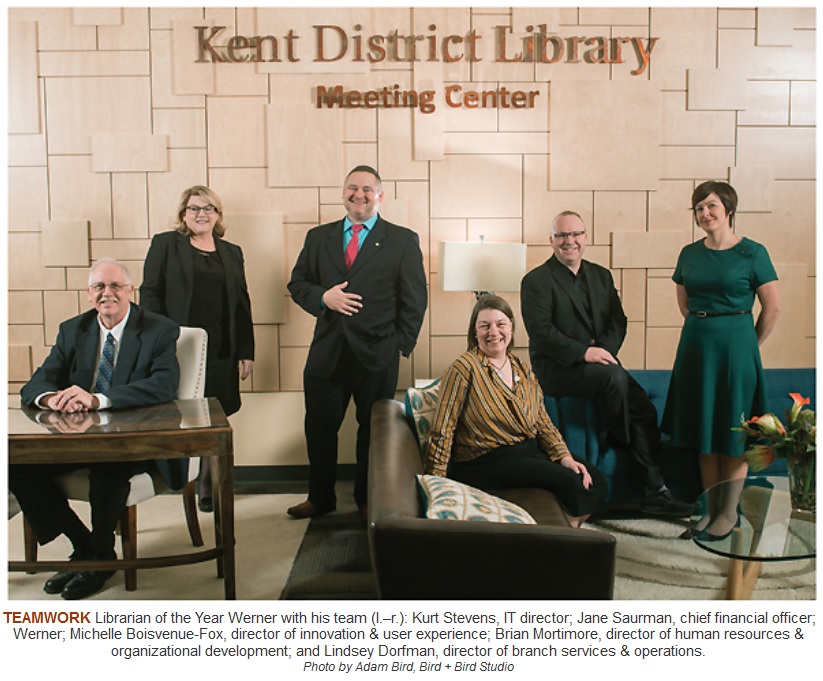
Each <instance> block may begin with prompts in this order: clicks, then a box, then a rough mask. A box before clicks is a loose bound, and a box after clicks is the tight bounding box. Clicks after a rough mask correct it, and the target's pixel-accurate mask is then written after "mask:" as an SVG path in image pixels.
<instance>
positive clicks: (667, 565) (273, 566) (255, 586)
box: [8, 494, 816, 600]
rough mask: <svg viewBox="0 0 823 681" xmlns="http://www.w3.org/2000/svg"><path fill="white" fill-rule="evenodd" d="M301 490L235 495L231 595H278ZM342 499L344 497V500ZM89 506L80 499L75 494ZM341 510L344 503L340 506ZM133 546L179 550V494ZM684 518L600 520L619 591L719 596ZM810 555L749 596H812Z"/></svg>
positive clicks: (170, 592) (141, 586)
mask: <svg viewBox="0 0 823 681" xmlns="http://www.w3.org/2000/svg"><path fill="white" fill-rule="evenodd" d="M304 498H305V497H304V495H302V494H301V495H296V494H278V495H240V496H238V497H237V498H236V505H235V516H236V523H235V532H236V535H237V553H236V558H237V597H238V599H239V600H277V599H279V598H280V595H281V592H282V590H283V587H284V585H285V584H286V580H287V579H288V576H289V572H290V571H291V567H292V564H293V562H294V558H295V556H296V555H297V550H298V548H299V547H300V543H301V542H302V540H303V535H304V534H305V531H306V528H307V527H308V523H309V521H308V520H292V519H290V518H289V517H288V516H287V515H286V509H287V508H288V507H289V506H291V505H292V504H295V503H298V502H300V501H302V500H303V499H304ZM344 506H345V504H344ZM80 508H83V509H86V508H87V505H85V504H81V505H80ZM341 510H342V509H341ZM200 521H201V526H202V530H203V536H204V538H205V539H206V542H207V545H213V536H214V525H213V520H212V516H211V515H210V514H202V513H201V514H200ZM137 527H138V555H141V556H146V555H152V554H154V555H157V554H161V553H180V552H183V551H185V550H187V547H189V546H190V542H189V539H188V533H187V531H186V527H185V520H184V516H183V509H182V505H181V501H180V498H179V497H178V496H173V495H169V496H162V497H156V498H155V499H152V500H150V501H147V502H145V503H143V504H141V505H140V507H139V509H138V522H137ZM684 527H685V524H681V523H676V522H668V521H664V520H655V519H647V518H638V519H627V520H603V521H599V522H598V523H597V524H592V525H591V528H592V529H597V530H600V531H606V532H610V533H611V534H613V535H615V537H616V538H617V577H616V580H615V593H614V597H615V599H616V600H720V599H723V597H724V589H725V583H726V570H727V559H725V558H722V557H720V556H716V555H714V554H712V553H709V552H707V551H704V550H703V549H701V548H700V547H698V546H697V545H696V544H694V543H693V542H691V541H685V540H683V539H678V535H679V534H680V533H681V532H682V531H683V529H684ZM8 532H9V538H8V547H9V556H10V557H11V558H21V557H22V553H23V535H22V518H21V516H20V515H19V514H18V515H17V516H15V517H14V518H13V519H12V520H10V521H9V526H8ZM69 553H70V547H69V545H68V542H67V541H63V540H56V541H54V542H52V543H51V544H49V545H48V546H46V547H40V556H41V557H43V558H53V559H62V558H65V557H66V556H67V555H68V554H69ZM815 570H816V562H815V561H814V560H799V561H787V562H768V563H764V564H763V570H762V573H761V575H760V579H759V580H758V582H757V588H756V589H755V591H754V595H753V597H752V598H753V599H756V600H794V599H814V598H815V597H816V580H815ZM49 574H50V573H40V574H36V575H27V574H24V573H19V572H16V573H9V575H8V598H9V599H10V600H21V599H26V600H55V599H57V600H59V596H49V595H47V594H45V593H44V592H43V582H44V581H45V580H46V578H47V577H48V576H49ZM222 598H223V582H222V580H219V579H218V578H217V577H216V568H215V563H214V561H210V562H208V563H198V564H196V565H186V566H180V567H171V568H163V569H156V570H140V571H138V574H137V591H133V592H127V591H126V590H125V588H124V586H123V575H122V573H117V574H115V575H114V577H112V578H111V579H110V580H109V582H108V583H107V584H106V587H105V588H104V589H103V591H101V592H100V593H99V594H96V595H94V596H92V598H91V600H222Z"/></svg>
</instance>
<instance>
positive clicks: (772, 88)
mask: <svg viewBox="0 0 823 681" xmlns="http://www.w3.org/2000/svg"><path fill="white" fill-rule="evenodd" d="M790 87H791V84H790V83H789V82H788V81H778V82H774V83H772V82H767V81H751V82H749V83H748V85H747V87H746V90H747V93H746V108H745V109H744V110H743V111H741V112H740V113H739V114H738V117H737V120H738V123H739V124H740V125H789V110H790V108H791V99H790V94H789V90H790Z"/></svg>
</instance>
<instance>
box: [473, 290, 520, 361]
mask: <svg viewBox="0 0 823 681" xmlns="http://www.w3.org/2000/svg"><path fill="white" fill-rule="evenodd" d="M483 310H499V311H500V312H502V313H503V314H504V315H506V316H507V317H508V318H509V321H510V322H511V323H512V337H511V340H510V341H509V347H511V346H512V345H514V312H512V307H511V305H509V304H508V303H507V302H506V301H505V300H503V298H501V297H500V296H496V295H494V294H491V295H488V294H487V295H484V296H481V297H480V298H478V299H477V302H476V303H475V305H474V309H473V310H472V316H471V319H469V330H468V333H467V334H466V340H467V341H468V343H467V346H466V349H467V350H473V349H474V348H476V347H477V332H476V330H475V328H474V327H475V326H476V325H477V317H478V315H479V314H480V313H481V312H482V311H483ZM506 349H507V350H508V348H506Z"/></svg>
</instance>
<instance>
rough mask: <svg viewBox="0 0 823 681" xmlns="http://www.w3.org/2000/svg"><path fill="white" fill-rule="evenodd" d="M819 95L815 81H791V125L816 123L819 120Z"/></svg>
mask: <svg viewBox="0 0 823 681" xmlns="http://www.w3.org/2000/svg"><path fill="white" fill-rule="evenodd" d="M816 104H817V96H816V87H815V83H814V82H811V81H801V82H792V83H791V108H790V111H791V120H790V124H791V125H814V124H815V122H816V120H817V108H816Z"/></svg>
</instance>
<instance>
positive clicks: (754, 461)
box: [733, 393, 817, 510]
mask: <svg viewBox="0 0 823 681" xmlns="http://www.w3.org/2000/svg"><path fill="white" fill-rule="evenodd" d="M789 397H791V398H792V400H793V401H794V404H792V407H791V409H787V410H786V424H785V425H784V424H783V423H782V422H781V421H780V419H779V418H777V416H775V415H774V414H763V416H754V417H752V418H750V419H749V420H748V421H747V420H745V419H744V418H743V417H741V418H740V425H739V426H736V427H735V428H733V430H738V431H740V432H741V433H743V437H744V440H746V441H748V442H750V443H751V444H750V445H749V448H748V449H747V450H746V452H745V456H746V459H747V460H748V462H749V466H750V467H751V469H752V471H754V472H757V471H761V470H763V469H764V468H767V467H768V466H770V465H771V464H773V463H774V461H775V460H776V459H786V461H787V464H788V466H789V476H790V478H792V497H793V499H794V500H795V501H797V502H798V503H799V504H800V505H801V506H803V507H806V508H809V507H810V508H811V510H814V508H815V497H816V491H815V482H816V479H815V478H816V475H815V469H816V455H817V442H816V435H817V426H816V420H815V413H814V412H813V411H812V410H811V409H805V408H804V407H805V406H806V405H807V404H809V403H810V399H809V398H808V397H803V396H802V395H801V394H800V393H789Z"/></svg>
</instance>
